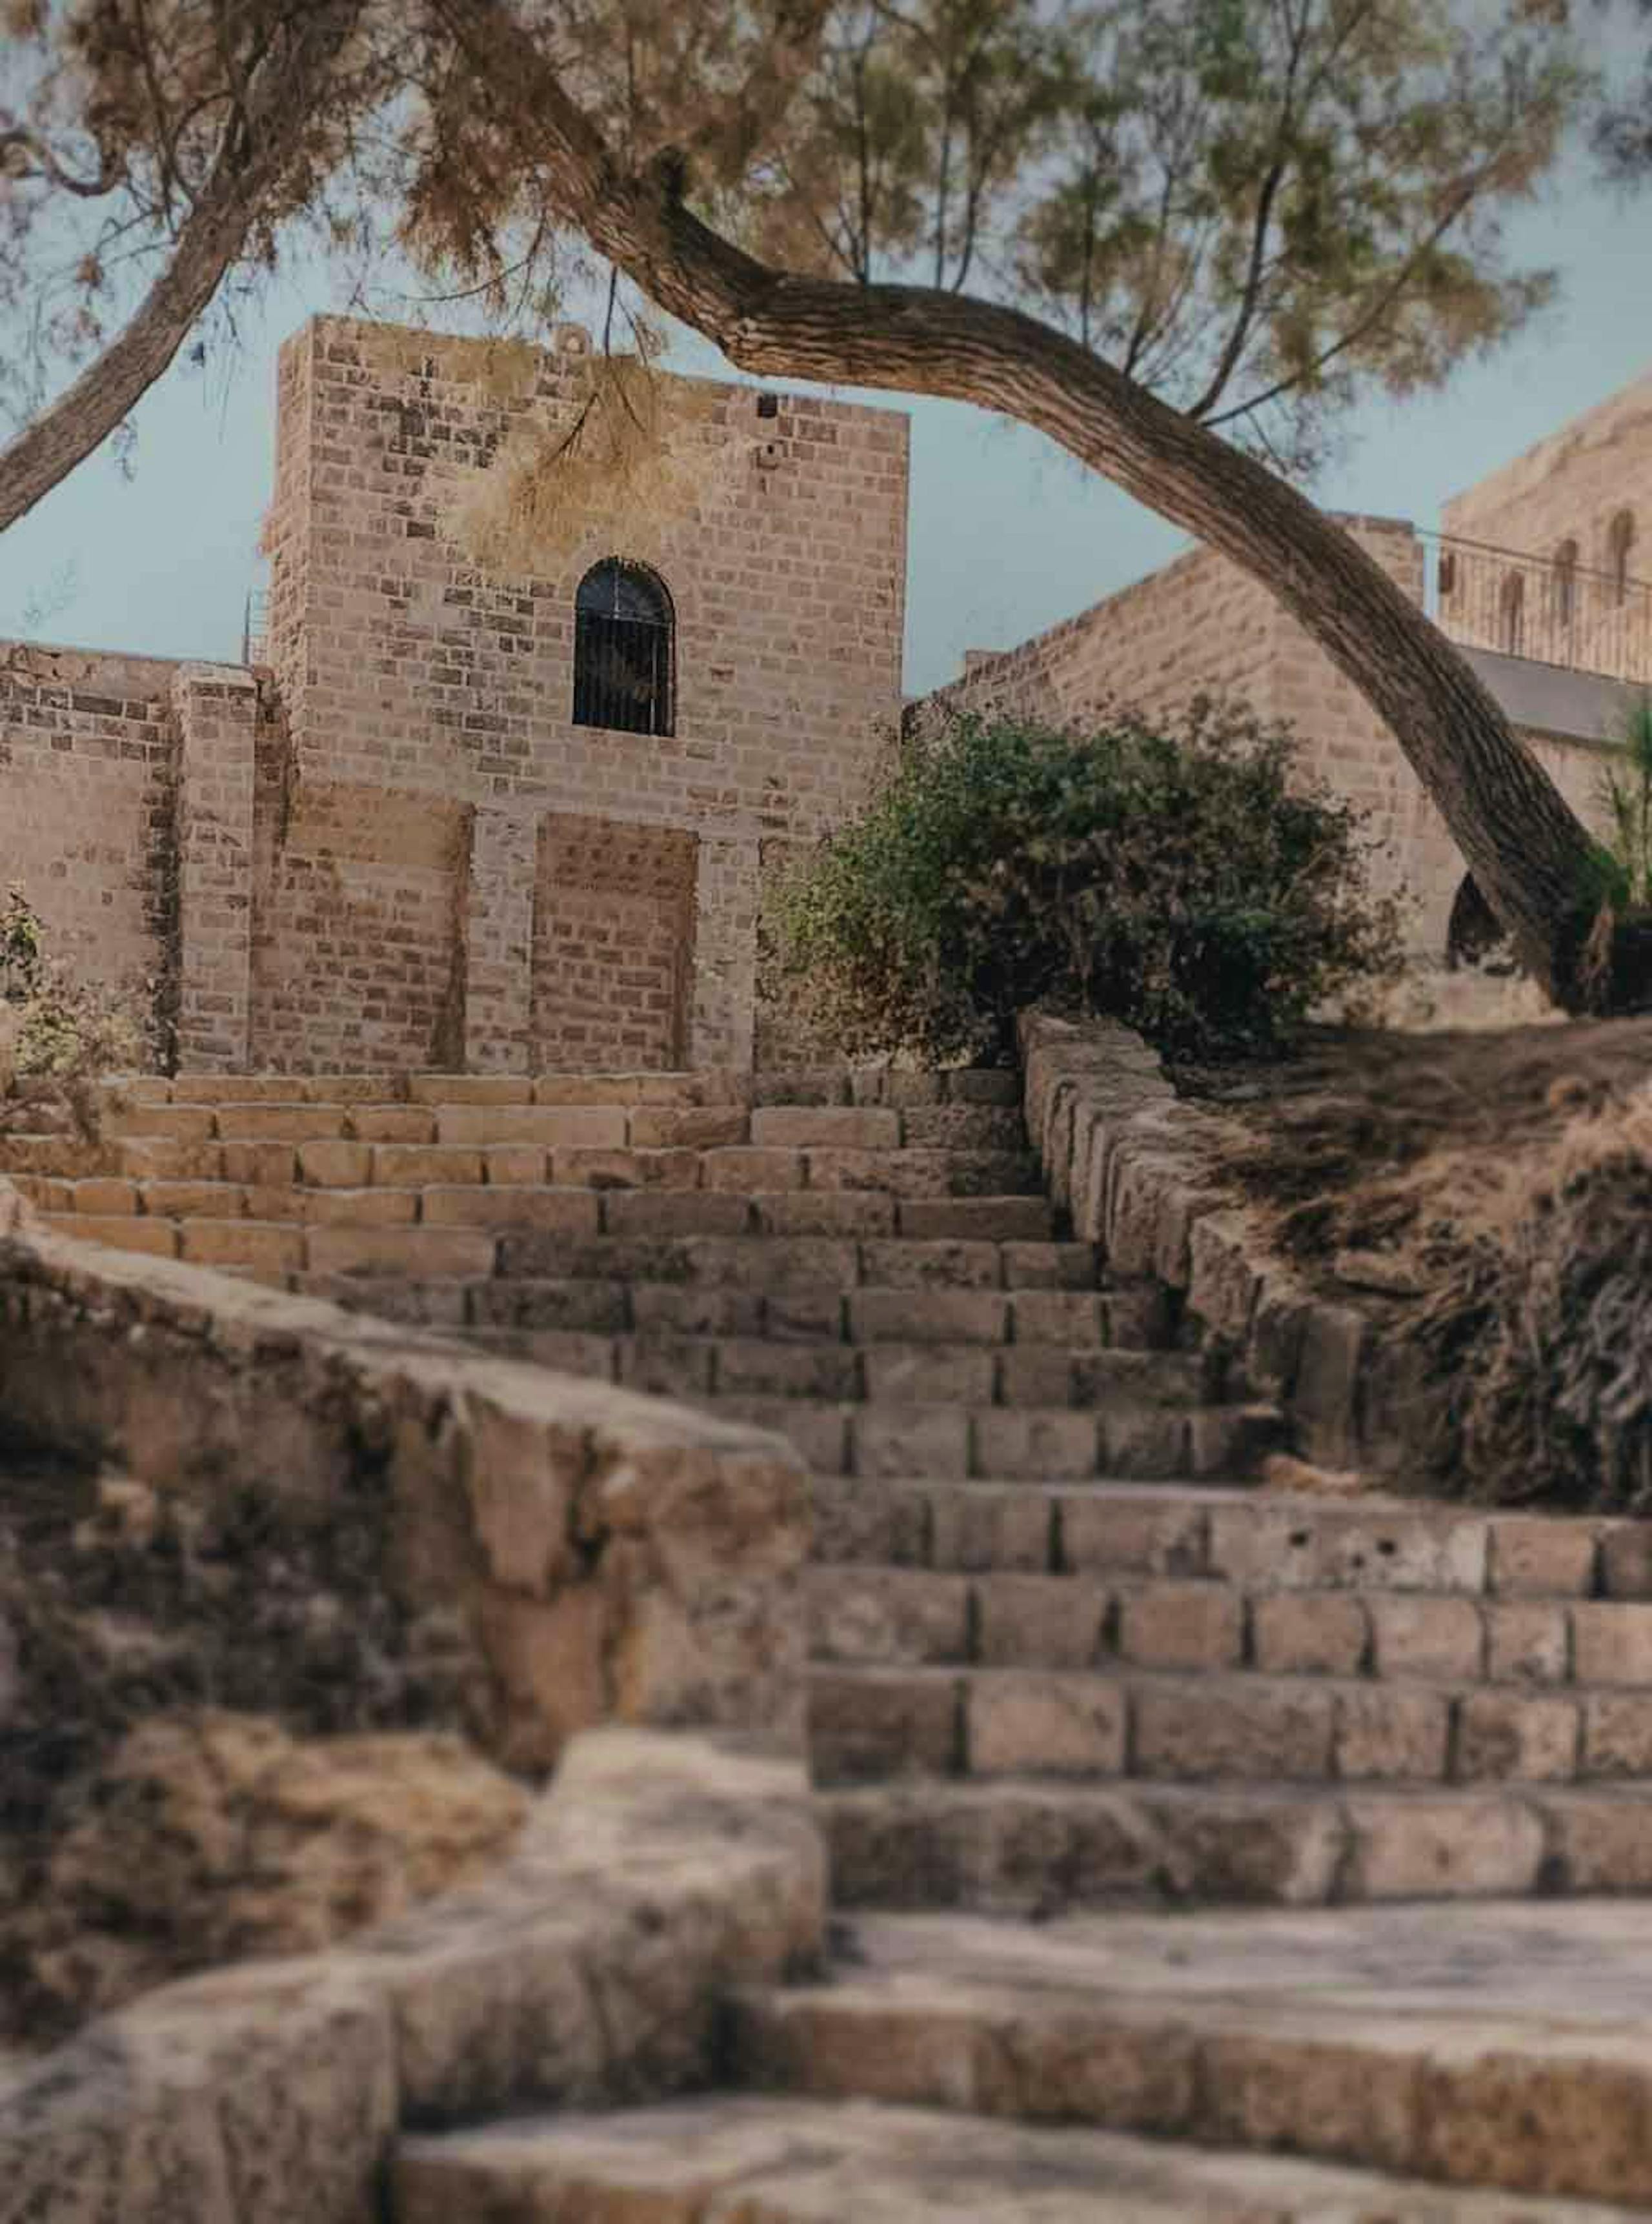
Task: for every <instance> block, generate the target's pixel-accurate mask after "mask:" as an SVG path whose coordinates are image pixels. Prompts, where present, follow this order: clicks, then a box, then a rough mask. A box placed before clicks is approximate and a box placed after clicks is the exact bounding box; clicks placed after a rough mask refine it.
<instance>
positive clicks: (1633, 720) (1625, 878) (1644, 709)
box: [1598, 690, 1652, 911]
mask: <svg viewBox="0 0 1652 2224" xmlns="http://www.w3.org/2000/svg"><path fill="white" fill-rule="evenodd" d="M1618 740H1619V741H1620V742H1621V743H1622V745H1623V757H1622V760H1621V761H1617V762H1612V763H1609V764H1608V765H1606V766H1605V768H1604V769H1603V770H1602V772H1601V774H1600V780H1599V795H1598V802H1599V805H1600V809H1601V815H1602V817H1603V818H1605V822H1606V825H1607V826H1608V828H1609V830H1610V831H1609V832H1608V835H1607V838H1606V842H1605V851H1606V859H1605V869H1604V871H1603V879H1604V880H1605V894H1606V896H1607V898H1608V900H1610V901H1611V904H1612V906H1613V907H1614V909H1616V910H1618V911H1624V910H1630V909H1634V910H1643V909H1644V908H1646V907H1648V906H1649V905H1652V692H1648V691H1645V690H1643V692H1641V693H1640V694H1639V695H1638V696H1636V699H1635V700H1634V702H1633V703H1632V704H1630V707H1629V709H1628V710H1627V711H1625V712H1624V720H1623V724H1622V727H1621V729H1620V730H1619V734H1618Z"/></svg>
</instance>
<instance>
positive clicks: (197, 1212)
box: [74, 1181, 299, 1220]
mask: <svg viewBox="0 0 1652 2224" xmlns="http://www.w3.org/2000/svg"><path fill="white" fill-rule="evenodd" d="M91 1186H92V1185H91V1184H90V1183H88V1182H77V1183H76V1184H75V1185H74V1187H75V1191H76V1193H77V1195H76V1207H75V1209H76V1210H78V1211H86V1210H91V1208H90V1207H88V1206H85V1205H82V1204H80V1203H79V1192H80V1191H84V1190H86V1189H88V1188H90V1187H91ZM136 1194H137V1196H138V1197H139V1199H140V1200H141V1203H142V1210H144V1211H145V1212H149V1213H154V1215H155V1216H156V1217H157V1218H159V1219H162V1220H182V1219H185V1218H196V1219H207V1220H242V1219H245V1218H246V1217H247V1210H246V1208H247V1201H248V1196H249V1192H248V1191H245V1190H243V1188H242V1187H241V1185H240V1184H239V1183H238V1182H205V1181H200V1182H191V1181H150V1182H144V1183H142V1184H141V1185H140V1186H139V1188H138V1190H137V1192H136ZM252 1194H253V1195H255V1196H257V1197H261V1198H269V1197H282V1198H284V1199H286V1200H287V1203H286V1204H283V1205H282V1206H281V1207H279V1208H278V1209H277V1210H274V1211H273V1212H272V1211H269V1210H259V1211H257V1212H255V1213H254V1214H253V1215H252V1217H253V1218H254V1219H255V1220H288V1219H296V1218H297V1217H298V1213H297V1211H296V1210H295V1209H294V1207H293V1203H292V1200H293V1198H295V1197H297V1196H298V1194H299V1192H298V1191H296V1190H293V1189H276V1190H258V1191H254V1192H252Z"/></svg>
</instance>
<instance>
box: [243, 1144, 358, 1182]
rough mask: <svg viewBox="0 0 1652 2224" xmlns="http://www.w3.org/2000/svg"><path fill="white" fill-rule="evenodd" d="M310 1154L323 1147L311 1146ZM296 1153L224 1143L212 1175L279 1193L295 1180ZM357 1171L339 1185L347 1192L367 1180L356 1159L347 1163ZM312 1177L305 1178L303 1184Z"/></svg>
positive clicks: (284, 1146)
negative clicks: (276, 1190)
mask: <svg viewBox="0 0 1652 2224" xmlns="http://www.w3.org/2000/svg"><path fill="white" fill-rule="evenodd" d="M309 1148H310V1149H311V1150H321V1149H323V1148H325V1146H324V1145H322V1144H320V1143H312V1144H311V1145H310V1146H309ZM298 1163H299V1153H297V1152H296V1151H295V1150H294V1148H293V1145H292V1144H291V1143H224V1144H223V1145H221V1146H220V1147H219V1150H218V1163H217V1166H216V1167H215V1168H214V1169H213V1171H214V1172H216V1173H217V1174H218V1176H219V1178H222V1179H223V1180H224V1181H230V1182H244V1183H245V1184H246V1185H247V1186H248V1187H249V1189H253V1188H256V1189H279V1188H282V1187H284V1186H285V1185H287V1183H289V1182H292V1181H295V1180H296V1179H297V1178H298ZM349 1163H350V1164H351V1165H352V1166H356V1168H357V1169H358V1171H356V1172H354V1173H352V1174H351V1175H350V1177H349V1178H347V1179H343V1180H342V1181H341V1186H342V1187H344V1188H346V1189H357V1188H359V1187H360V1186H361V1185H362V1183H363V1182H364V1181H365V1180H366V1179H367V1178H368V1177H367V1173H366V1172H365V1171H361V1170H360V1168H361V1164H362V1162H361V1161H360V1160H359V1159H354V1160H350V1161H349ZM313 1178H314V1177H312V1176H311V1175H308V1174H306V1176H305V1179H306V1181H308V1180H311V1179H313Z"/></svg>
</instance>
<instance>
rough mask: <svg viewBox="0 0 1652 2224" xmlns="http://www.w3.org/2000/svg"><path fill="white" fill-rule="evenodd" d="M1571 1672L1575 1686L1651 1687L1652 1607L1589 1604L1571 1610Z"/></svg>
mask: <svg viewBox="0 0 1652 2224" xmlns="http://www.w3.org/2000/svg"><path fill="white" fill-rule="evenodd" d="M1571 1621H1572V1673H1573V1677H1574V1678H1575V1680H1576V1681H1577V1682H1578V1683H1579V1684H1636V1685H1645V1684H1652V1605H1640V1604H1635V1603H1631V1602H1629V1601H1621V1602H1620V1601H1616V1600H1614V1601H1611V1602H1590V1603H1588V1604H1586V1605H1583V1604H1579V1605H1577V1606H1574V1607H1573V1608H1572V1609H1571Z"/></svg>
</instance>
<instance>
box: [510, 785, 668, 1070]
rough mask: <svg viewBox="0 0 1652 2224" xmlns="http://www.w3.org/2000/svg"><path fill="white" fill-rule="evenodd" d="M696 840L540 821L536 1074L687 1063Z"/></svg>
mask: <svg viewBox="0 0 1652 2224" xmlns="http://www.w3.org/2000/svg"><path fill="white" fill-rule="evenodd" d="M699 847H700V845H699V837H698V836H697V835H694V834H690V833H688V832H686V831H683V830H681V829H679V828H677V827H672V826H646V825H633V824H629V823H627V822H624V821H621V820H619V819H612V818H574V817H571V816H565V815H564V814H562V813H557V814H556V815H554V816H552V817H551V818H546V819H545V820H543V821H542V822H541V824H540V827H539V857H538V862H537V869H536V873H535V880H534V892H533V954H532V958H531V961H530V963H531V966H532V972H531V975H530V982H529V1008H528V1028H529V1033H530V1038H531V1046H532V1047H531V1052H530V1055H531V1057H532V1058H533V1068H534V1071H536V1072H540V1073H553V1072H568V1071H573V1072H579V1071H582V1070H583V1071H586V1072H593V1071H597V1072H600V1071H604V1070H606V1071H610V1072H625V1071H630V1072H659V1071H669V1070H670V1069H672V1068H673V1067H676V1066H680V1065H685V1064H686V1063H687V1060H688V1054H689V1052H690V997H691V993H692V987H693V978H694V940H695V922H696V910H697V906H696V890H697V879H698V860H699Z"/></svg>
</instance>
